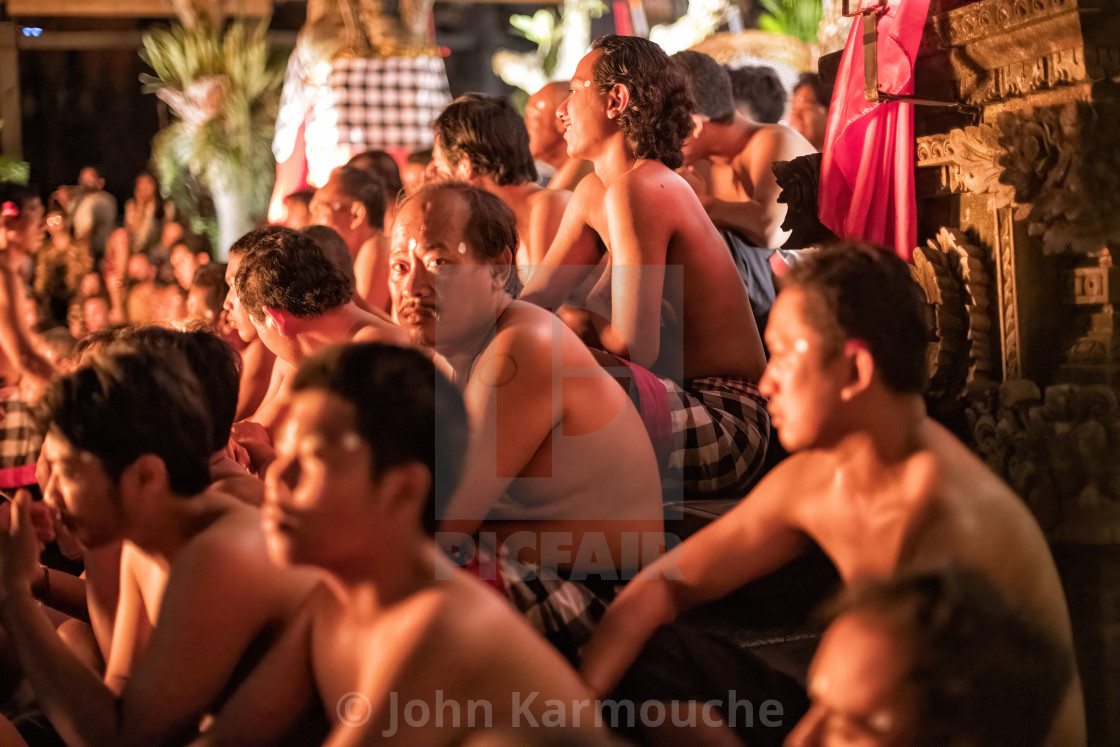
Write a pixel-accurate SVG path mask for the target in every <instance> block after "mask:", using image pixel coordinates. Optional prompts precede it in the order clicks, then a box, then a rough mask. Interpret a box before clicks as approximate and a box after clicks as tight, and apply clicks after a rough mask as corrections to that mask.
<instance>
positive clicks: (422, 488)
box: [378, 462, 432, 528]
mask: <svg viewBox="0 0 1120 747" xmlns="http://www.w3.org/2000/svg"><path fill="white" fill-rule="evenodd" d="M431 487H432V473H431V472H429V471H428V468H427V467H426V466H424V465H423V464H421V463H420V462H405V463H404V464H398V465H397V466H396V467H391V468H389V469H387V470H385V471H384V472H382V473H381V477H380V479H379V480H378V494H379V496H380V497H381V500H382V505H383V506H386V507H387V508H388V509H389V510H390V511H393V512H396V511H402V512H403V513H404V515H405V516H406V517H409V519H408V520H409V521H415V522H416V527H417V528H420V525H421V517H422V516H423V514H424V506H425V504H426V503H427V501H428V492H429V491H430V490H431Z"/></svg>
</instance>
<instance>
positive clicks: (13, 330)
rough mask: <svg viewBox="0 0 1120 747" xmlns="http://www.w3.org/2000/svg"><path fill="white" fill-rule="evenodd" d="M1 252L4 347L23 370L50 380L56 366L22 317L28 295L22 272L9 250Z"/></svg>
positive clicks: (0, 321) (0, 343)
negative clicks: (11, 260) (41, 350)
mask: <svg viewBox="0 0 1120 747" xmlns="http://www.w3.org/2000/svg"><path fill="white" fill-rule="evenodd" d="M0 254H3V255H4V256H2V257H0V289H2V290H3V292H2V293H0V347H3V349H4V353H6V354H7V356H8V358H9V359H10V360H12V361H13V362H14V363H16V364H17V365H18V366H19V368H20V370H21V371H22V372H23V373H25V374H27V375H28V376H30V377H31V378H33V379H37V380H38V381H40V382H47V381H50V379H51V377H52V376H54V373H55V371H54V366H53V365H52V364H51V362H50V361H48V360H47V359H46V358H44V357H43V356H42V355H40V354H39V351H38V350H36V349H35V346H34V345H33V344H32V342H31V338H30V336H29V335H28V332H27V330H26V329H25V328H24V325H23V321H22V319H21V318H20V317H21V315H20V303H21V302H22V301H23V299H24V291H23V287H22V285H23V284H22V281H20V279H19V273H18V272H17V271H16V270H15V269H14V268H11V267H8V262H9V256H8V254H9V252H8V251H4V252H2V253H0Z"/></svg>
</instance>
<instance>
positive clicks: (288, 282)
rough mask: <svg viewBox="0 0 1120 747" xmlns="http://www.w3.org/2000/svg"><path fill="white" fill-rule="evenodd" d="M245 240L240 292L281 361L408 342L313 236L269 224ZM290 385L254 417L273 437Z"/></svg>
mask: <svg viewBox="0 0 1120 747" xmlns="http://www.w3.org/2000/svg"><path fill="white" fill-rule="evenodd" d="M345 171H346V169H343V170H342V172H343V173H344V172H345ZM241 242H244V243H245V245H246V246H248V247H249V248H248V250H247V251H246V252H245V255H244V256H243V257H242V259H241V265H240V267H238V269H237V275H236V277H235V278H234V283H235V285H236V293H237V299H238V302H239V303H240V304H241V305H242V306H243V307H244V308H245V310H246V311H247V312H248V315H249V320H250V321H251V322H252V324H253V326H254V327H255V328H256V330H257V334H258V335H259V336H260V338H261V340H262V341H263V342H264V344H265V345H266V346H267V347H268V349H269V350H271V351H272V352H273V353H274V354H275V355H276V357H277V358H278V359H279V360H281V361H283V362H284V363H287V364H288V365H289V366H291V367H293V368H294V367H296V366H298V365H299V363H300V361H301V360H303V358H304V357H305V356H307V355H310V354H312V353H314V352H316V351H318V350H321V349H322V348H324V347H327V346H328V345H334V344H337V343H342V342H364V341H376V342H391V343H398V344H402V345H403V344H407V342H408V339H407V338H406V337H405V335H404V333H403V332H401V330H400V328H399V327H397V325H395V324H393V322H392V321H390V320H389V318H388V317H387V316H386V315H384V314H382V313H380V312H377V313H372V312H368V311H363V310H362V309H360V308H358V306H357V305H356V304H355V303H354V302H353V301H352V300H351V294H352V290H353V289H352V288H351V287H350V283H349V281H348V280H347V278H346V276H345V275H344V274H343V273H342V270H340V269H339V268H338V267H336V266H335V265H334V264H333V263H332V262H331V261H330V260H329V259H327V256H326V255H325V254H324V253H323V250H322V248H321V247H320V246H319V244H318V243H316V242H315V240H314V239H312V238H310V237H309V236H307V235H305V234H302V233H300V232H299V231H293V230H291V229H290V228H284V227H282V226H270V227H268V228H262V229H260V230H257V231H252V232H250V233H248V234H246V235H245V236H244V237H242V238H241V239H239V240H238V243H241ZM386 287H388V286H386ZM286 389H287V387H286V386H284V385H281V386H280V387H279V388H278V389H277V390H275V391H274V392H270V395H269V396H270V397H271V399H270V402H266V403H265V405H266V406H267V405H269V404H270V403H271V404H272V408H271V409H270V411H269V412H268V413H264V412H263V410H258V413H257V416H255V417H254V420H257V422H260V423H261V425H263V426H264V427H265V429H266V430H268V431H269V432H270V434H271V435H272V436H273V437H275V435H276V433H275V429H276V427H278V424H279V418H280V415H281V414H282V411H283V409H284V407H285V403H286V401H287V391H286ZM263 414H267V417H262V415H263ZM258 418H260V420H258ZM262 420H263V421H264V422H262Z"/></svg>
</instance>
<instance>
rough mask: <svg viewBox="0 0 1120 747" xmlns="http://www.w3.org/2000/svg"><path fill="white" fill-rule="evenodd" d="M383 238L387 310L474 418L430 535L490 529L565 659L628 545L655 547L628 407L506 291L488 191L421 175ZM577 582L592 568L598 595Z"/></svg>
mask: <svg viewBox="0 0 1120 747" xmlns="http://www.w3.org/2000/svg"><path fill="white" fill-rule="evenodd" d="M392 238H393V249H392V253H391V259H392V274H391V275H390V285H391V288H392V291H393V304H394V306H395V308H396V316H397V318H398V319H399V320H400V323H401V326H402V327H403V328H404V329H405V330H407V331H408V333H409V334H410V335H411V337H412V339H413V341H414V342H415V343H416V344H418V345H422V346H425V347H430V348H434V349H435V351H436V352H437V353H439V358H440V359H442V361H445V362H446V364H447V367H448V368H449V370H450V372H451V374H452V377H453V381H455V382H456V384H457V385H458V387H459V389H460V390H461V391H462V392H463V396H464V399H465V400H466V403H467V412H469V413H470V415H471V423H472V426H473V439H472V446H473V451H472V454H471V458H470V461H469V463H468V465H467V467H466V470H465V473H464V477H463V481H462V485H461V486H460V488H459V490H458V491H457V492H456V493H455V495H454V497H453V499H452V501H451V503H450V505H449V506H448V507H447V508H446V509H445V510H444V511H443V513H442V514H441V516H440V518H441V519H442V523H441V525H440V530H441V532H440V535H439V539H440V540H441V542H443V543H444V544H445V546H448V547H449V548H450V547H451V546H455V548H457V549H462V548H463V547H464V546H466V547H473V546H474V540H473V539H471V538H472V537H473V536H474V535H475V534H476V533H477V532H478V531H479V530H480V529H481V530H483V533H482V536H481V537H480V539H483V540H485V539H486V537H487V536H489V537H490V538H491V539H492V540H493V541H496V542H497V544H498V547H497V548H496V550H497V554H498V560H499V563H500V571H501V572H502V577H503V580H504V581H505V582H506V584H505V585H506V588H507V592H508V593H509V594H510V596H511V598H513V600H514V602H515V604H517V605H518V606H519V607H520V608H521V609H522V611H524V612H526V614H528V615H529V616H530V617H531V618H533V619H534V620H535V622H536V624H537V625H541V626H547V627H545V628H544V629H543V632H544V633H545V634H546V635H547V636H548V637H549V639H550V640H552V641H553V643H555V644H556V645H557V646H558V647H560V648H561V650H562V651H563V652H564V653H565V654H566V655H568V656H569V657H570V658H572V659H574V657H575V655H576V649H578V647H579V645H580V644H581V643H582V642H583V640H585V639H586V635H587V632H588V628H589V626H591V625H593V624H594V623H595V621H596V620H597V619H598V616H599V615H601V614H602V610H603V600H602V599H601V598H600V597H607V598H609V597H610V596H611V595H612V594H613V589H614V587H613V582H614V581H617V580H619V579H620V574H622V576H621V577H622V578H624V577H626V574H629V573H632V572H633V571H635V570H636V569H637V568H638V567H639V566H640V565H641V564H642V561H643V557H642V556H641V555H640V553H644V559H649V558H650V556H656V555H657V554H659V552H660V548H661V541H662V535H661V532H662V529H663V520H662V510H661V494H660V490H659V489H658V476H657V465H656V463H655V461H654V456H653V450H652V448H651V447H650V442H649V438H648V437H647V436H646V433H645V430H644V429H643V427H642V422H641V419H640V418H639V416H638V413H637V412H635V411H634V407H633V405H631V403H630V401H629V399H628V398H627V396H626V394H625V393H624V392H623V391H622V390H621V389H620V388H619V387H618V386H617V385H616V384H615V382H614V380H613V379H611V378H610V376H609V375H607V374H606V372H605V371H603V370H602V369H601V368H600V367H599V366H598V364H597V363H596V361H595V358H594V357H593V356H592V355H591V352H590V351H589V350H588V349H587V348H586V347H585V346H584V345H583V344H582V343H581V342H580V341H579V339H578V338H576V336H575V335H574V334H573V333H572V332H571V331H570V330H568V329H567V328H566V327H564V326H563V325H562V324H560V323H559V321H558V320H557V319H556V318H555V317H554V316H552V315H551V314H549V313H548V312H546V311H544V310H543V309H539V308H537V307H535V306H532V305H531V304H525V303H521V302H519V301H516V300H514V296H515V295H516V291H517V290H518V286H519V284H520V281H519V280H518V278H517V273H516V270H515V269H514V267H513V252H514V250H515V248H516V247H517V225H516V222H515V220H514V217H513V213H512V211H511V210H510V209H509V208H508V207H507V206H506V205H505V203H503V202H502V201H501V200H499V199H498V198H497V197H495V196H494V195H492V194H490V193H489V192H485V191H483V190H480V189H477V188H474V187H470V186H467V185H465V184H462V183H460V182H443V183H438V184H434V185H429V186H427V187H424V188H422V189H421V190H420V191H419V192H417V193H416V194H415V195H412V196H410V197H409V198H407V199H406V200H405V202H403V203H402V204H401V206H400V208H399V210H398V213H397V222H396V224H395V225H394V226H393V235H392ZM643 533H644V534H643ZM639 543H641V544H642V545H643V546H642V548H641V549H640V550H639V547H638V544H639ZM468 554H469V551H468ZM592 566H594V568H592ZM589 569H590V570H591V571H592V572H591V573H590V574H589ZM484 570H485V569H484ZM490 570H493V567H492V566H491V567H490ZM600 571H601V573H600ZM589 575H591V576H593V577H596V576H597V578H591V579H588V576H589ZM533 576H536V577H537V578H533ZM581 580H587V581H588V582H589V583H591V582H594V581H599V582H600V583H598V584H596V585H595V587H596V590H597V591H598V592H599V594H598V596H596V595H595V594H594V593H592V591H591V588H590V586H589V585H588V584H584V583H580V581H581ZM602 582H606V583H602ZM557 592H559V593H557ZM546 593H549V594H551V596H549V597H547V598H542V595H544V594H546ZM577 596H578V605H576V606H575V607H574V608H573V607H567V608H561V607H558V608H555V611H554V612H551V613H550V612H549V610H552V609H553V606H554V605H558V604H563V603H564V601H565V600H567V601H569V602H572V603H573V604H574V603H575V601H576V597H577ZM542 610H543V611H542Z"/></svg>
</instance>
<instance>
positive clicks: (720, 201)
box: [673, 50, 816, 249]
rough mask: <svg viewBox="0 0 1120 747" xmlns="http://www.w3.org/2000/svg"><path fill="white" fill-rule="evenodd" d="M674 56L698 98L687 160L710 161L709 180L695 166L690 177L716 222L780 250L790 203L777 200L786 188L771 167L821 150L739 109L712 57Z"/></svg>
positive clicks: (694, 162)
mask: <svg viewBox="0 0 1120 747" xmlns="http://www.w3.org/2000/svg"><path fill="white" fill-rule="evenodd" d="M673 59H674V61H676V62H677V64H678V65H680V68H681V70H683V71H684V72H685V75H686V76H687V77H688V79H689V88H690V90H691V91H692V97H693V99H694V100H695V102H696V111H695V112H694V113H693V114H692V120H693V130H692V135H691V137H689V139H688V141H687V142H686V143H685V162H686V164H687V165H688V166H689V167H693V166H696V165H698V163H699V162H702V161H709V162H710V164H711V165H710V174H709V175H707V176H706V177H705V178H702V179H697V178H693V177H698V176H702V172H701V174H698V173H697V170H695V169H694V170H693V171H692V172H691V173H690V175H689V178H690V182H691V183H692V184H693V185H694V187H695V188H696V189H697V192H698V194H699V195H700V201H701V202H702V203H703V205H704V208H705V209H706V210H707V211H708V215H710V216H711V218H712V221H714V222H715V224H716V225H717V226H720V227H721V228H732V229H735V230H736V231H738V232H739V233H741V234H742V235H743V236H744V237H746V238H747V239H748V240H749V241H751V242H752V243H754V245H755V246H758V247H762V248H769V249H777V248H778V247H780V246H781V245H782V244H783V243H784V242H785V240H786V239H787V238H789V232H788V231H783V230H782V229H781V226H782V222H783V221H784V220H785V217H786V206H785V205H784V204H780V203H779V202H778V197H779V195H780V194H781V191H782V190H781V188H780V187H778V182H777V180H776V179H775V178H774V172H773V170H772V169H771V168H770V166H771V164H773V163H774V161H788V160H790V159H792V158H796V157H797V156H803V155H808V154H810V153H815V152H816V149H815V148H814V147H813V146H812V144H811V143H810V142H809V141H808V140H806V139H805V138H804V137H802V136H801V135H800V134H798V133H797V131H796V130H793V129H791V128H789V127H786V126H784V125H777V124H760V123H758V122H755V121H754V120H752V119H750V118H749V117H747V116H746V115H745V114H743V112H742V111H741V110H738V109H736V108H735V99H734V97H733V96H732V94H731V79H730V77H728V75H727V70H725V69H724V68H723V67H722V66H721V65H720V64H719V63H718V62H716V61H715V60H713V59H712V58H711V57H709V56H708V55H706V54H702V53H700V52H693V51H691V50H689V51H684V52H678V53H677V54H675V55H673ZM705 165H706V164H705Z"/></svg>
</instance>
